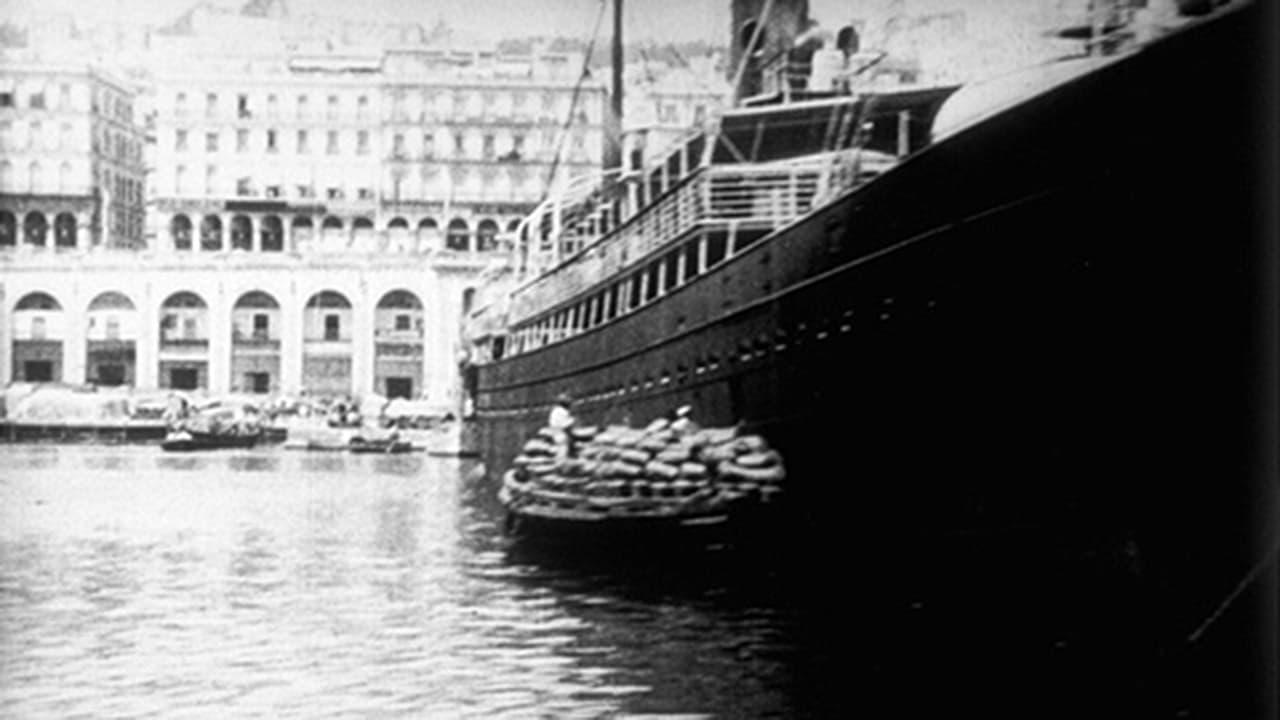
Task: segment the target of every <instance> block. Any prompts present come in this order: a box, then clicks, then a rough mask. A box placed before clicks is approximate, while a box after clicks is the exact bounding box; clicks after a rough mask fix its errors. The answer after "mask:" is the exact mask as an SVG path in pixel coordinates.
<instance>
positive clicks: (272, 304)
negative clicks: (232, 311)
mask: <svg viewBox="0 0 1280 720" xmlns="http://www.w3.org/2000/svg"><path fill="white" fill-rule="evenodd" d="M232 307H237V308H274V309H277V310H278V309H279V308H280V302H279V301H277V300H276V298H275V296H274V295H272V294H271V293H269V292H265V291H263V290H250V291H248V292H246V293H243V294H241V295H240V297H239V298H237V299H236V303H235V305H233V306H232Z"/></svg>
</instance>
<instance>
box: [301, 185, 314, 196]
mask: <svg viewBox="0 0 1280 720" xmlns="http://www.w3.org/2000/svg"><path fill="white" fill-rule="evenodd" d="M297 190H298V197H300V198H311V197H315V196H316V191H315V188H313V187H311V186H310V185H299V186H298V187H297Z"/></svg>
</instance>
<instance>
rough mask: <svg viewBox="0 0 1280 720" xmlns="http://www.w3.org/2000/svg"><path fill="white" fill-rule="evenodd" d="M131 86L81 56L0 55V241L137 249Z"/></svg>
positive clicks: (138, 129) (136, 128)
mask: <svg viewBox="0 0 1280 720" xmlns="http://www.w3.org/2000/svg"><path fill="white" fill-rule="evenodd" d="M135 100H136V92H135V91H134V89H133V88H132V87H130V86H129V85H128V84H127V83H125V82H123V81H121V80H119V79H117V78H114V77H112V76H111V75H109V74H108V73H106V72H104V71H102V70H100V69H97V68H93V67H90V66H86V65H84V64H82V63H50V62H43V61H40V60H39V59H38V57H37V56H36V55H34V54H29V53H18V54H16V55H15V54H12V53H8V54H6V55H4V57H3V58H2V62H0V249H2V248H6V247H15V246H16V247H23V248H35V249H39V248H55V247H56V248H59V249H68V248H75V247H79V246H84V245H99V244H104V245H107V246H110V247H136V246H139V245H140V244H141V242H142V234H143V220H144V216H143V212H144V206H143V193H144V184H143V172H144V168H143V164H142V154H143V143H144V135H143V128H142V125H141V123H140V122H139V118H138V116H137V114H136V112H135Z"/></svg>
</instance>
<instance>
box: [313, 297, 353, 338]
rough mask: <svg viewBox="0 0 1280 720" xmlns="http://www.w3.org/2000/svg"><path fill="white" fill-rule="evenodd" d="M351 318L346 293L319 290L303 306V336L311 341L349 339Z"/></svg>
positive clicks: (350, 307) (350, 309) (350, 308)
mask: <svg viewBox="0 0 1280 720" xmlns="http://www.w3.org/2000/svg"><path fill="white" fill-rule="evenodd" d="M351 319H352V306H351V301H350V300H348V299H347V296H346V295H344V294H342V293H340V292H338V291H336V290H321V291H320V292H317V293H315V294H313V295H312V296H311V297H310V298H307V303H306V305H305V306H303V311H302V331H303V338H304V339H305V340H309V341H313V342H315V341H320V342H343V341H349V340H350V339H351V331H350V328H351Z"/></svg>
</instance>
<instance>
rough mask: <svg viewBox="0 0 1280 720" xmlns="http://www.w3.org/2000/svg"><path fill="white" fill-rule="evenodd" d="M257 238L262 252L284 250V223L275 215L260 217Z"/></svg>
mask: <svg viewBox="0 0 1280 720" xmlns="http://www.w3.org/2000/svg"><path fill="white" fill-rule="evenodd" d="M259 240H260V242H261V247H262V251H263V252H281V251H283V250H284V224H283V223H281V222H280V217H279V216H277V215H267V216H266V217H264V218H262V227H261V229H260V230H259Z"/></svg>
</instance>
